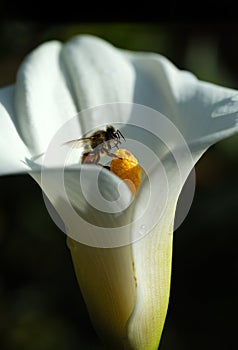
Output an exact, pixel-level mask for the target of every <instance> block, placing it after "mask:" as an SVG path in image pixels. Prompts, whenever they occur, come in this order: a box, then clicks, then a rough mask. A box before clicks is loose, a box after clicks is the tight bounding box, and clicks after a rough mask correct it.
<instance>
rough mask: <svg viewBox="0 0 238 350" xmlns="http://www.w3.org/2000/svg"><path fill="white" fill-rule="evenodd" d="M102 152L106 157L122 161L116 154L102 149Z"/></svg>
mask: <svg viewBox="0 0 238 350" xmlns="http://www.w3.org/2000/svg"><path fill="white" fill-rule="evenodd" d="M103 151H104V152H105V153H106V155H107V156H109V157H111V158H118V159H122V158H121V157H118V156H117V155H116V154H114V153H111V152H109V151H108V150H107V149H105V148H103Z"/></svg>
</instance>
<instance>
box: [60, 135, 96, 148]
mask: <svg viewBox="0 0 238 350" xmlns="http://www.w3.org/2000/svg"><path fill="white" fill-rule="evenodd" d="M89 142H90V137H83V138H81V139H77V140H71V141H68V142H65V143H64V144H63V145H66V146H69V147H73V148H81V147H83V146H85V145H87V144H89Z"/></svg>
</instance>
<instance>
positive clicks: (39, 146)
mask: <svg viewBox="0 0 238 350" xmlns="http://www.w3.org/2000/svg"><path fill="white" fill-rule="evenodd" d="M61 47H62V44H61V43H59V42H57V41H53V42H48V43H45V44H43V45H41V46H39V47H38V48H37V49H36V50H34V51H33V52H32V53H31V54H30V55H29V56H28V57H26V59H25V60H24V62H23V63H22V65H21V67H20V69H19V71H18V75H17V83H16V96H15V109H16V113H17V123H18V125H19V132H20V133H21V135H22V137H23V139H24V141H25V143H26V145H27V146H28V147H29V149H30V150H31V151H32V153H33V154H34V155H36V154H39V153H42V152H45V151H46V149H47V146H48V144H49V142H50V141H51V139H52V137H53V136H54V135H55V133H56V132H57V130H58V129H59V128H60V127H61V126H62V125H63V124H64V123H65V122H66V121H67V120H69V119H70V118H73V117H74V116H75V115H76V114H77V109H76V106H75V104H74V101H73V97H72V94H73V93H72V88H71V85H70V81H69V79H68V76H67V73H66V70H65V67H64V63H63V61H62V59H61Z"/></svg>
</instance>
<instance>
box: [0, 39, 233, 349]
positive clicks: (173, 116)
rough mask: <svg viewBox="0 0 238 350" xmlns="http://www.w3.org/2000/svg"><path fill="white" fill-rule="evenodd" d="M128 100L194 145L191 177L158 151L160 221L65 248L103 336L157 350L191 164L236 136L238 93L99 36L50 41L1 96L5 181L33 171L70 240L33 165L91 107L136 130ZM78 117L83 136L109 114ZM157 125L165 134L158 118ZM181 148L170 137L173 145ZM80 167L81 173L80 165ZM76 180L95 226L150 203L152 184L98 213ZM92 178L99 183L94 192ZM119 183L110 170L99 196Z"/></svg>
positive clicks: (72, 186) (73, 189)
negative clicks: (163, 180)
mask: <svg viewBox="0 0 238 350" xmlns="http://www.w3.org/2000/svg"><path fill="white" fill-rule="evenodd" d="M125 103H127V104H139V105H144V106H148V107H150V108H152V109H154V110H155V111H159V112H160V113H162V114H163V115H165V116H166V117H167V118H168V120H169V121H170V122H172V123H173V125H174V126H176V128H177V129H178V130H179V132H180V133H181V134H182V135H183V138H184V140H185V141H186V143H187V145H188V146H189V149H190V152H191V155H192V158H191V159H190V163H189V162H188V161H187V158H186V157H185V158H184V162H182V163H181V164H180V167H182V168H183V170H184V173H183V176H182V181H177V172H178V169H177V167H176V166H174V165H173V163H171V161H170V160H168V161H167V158H166V151H165V150H164V149H163V147H161V148H160V146H161V145H160V146H159V145H156V144H155V145H154V151H155V152H157V155H158V157H159V158H161V159H162V160H163V162H164V163H163V165H164V166H165V168H166V169H167V170H166V171H167V174H168V182H169V186H170V193H169V196H168V202H167V204H166V206H165V210H164V212H163V217H162V219H161V220H160V221H159V223H158V224H157V225H156V226H155V227H153V229H152V230H151V232H149V233H148V234H147V235H145V236H144V237H143V238H142V239H140V240H138V241H136V242H134V243H132V244H130V245H124V246H121V247H119V246H117V247H114V248H108V249H106V248H102V247H97V246H96V245H95V246H91V247H90V246H87V245H84V244H82V243H80V242H78V241H77V240H75V239H73V238H74V236H71V238H69V239H68V245H69V247H70V249H71V253H72V257H73V262H74V266H75V272H76V275H77V278H78V282H79V285H80V288H81V290H82V294H83V296H84V299H85V302H86V304H87V307H88V310H89V313H90V315H91V318H92V322H93V323H94V325H95V328H96V329H97V331H98V333H99V335H100V336H101V337H102V338H103V339H104V341H105V342H107V343H109V344H111V345H113V346H114V347H115V348H116V347H117V348H119V349H138V350H144V349H145V350H150V349H156V348H157V347H158V344H159V340H160V337H161V333H162V329H163V325H164V320H165V317H166V312H167V306H168V299H169V288H170V275H171V259H172V231H173V221H174V215H175V208H176V203H177V199H178V196H179V193H180V191H181V189H182V186H183V184H184V181H185V179H186V176H188V174H189V172H190V171H191V168H192V165H194V164H195V163H196V161H197V160H198V159H199V158H200V157H201V155H202V154H203V153H204V152H205V151H206V149H207V148H208V147H209V146H211V145H212V144H214V143H215V142H217V141H219V140H221V139H223V138H225V137H228V136H230V135H232V134H234V133H235V132H237V131H238V92H237V91H235V90H232V89H228V88H223V87H219V86H216V85H213V84H210V83H206V82H202V81H199V80H197V79H196V77H195V76H194V75H192V74H191V73H188V72H185V71H180V70H178V69H177V68H176V67H175V66H174V65H173V64H172V63H171V62H170V61H168V60H167V59H166V58H164V57H163V56H160V55H158V54H151V53H134V52H127V51H123V50H118V49H116V48H114V47H113V46H111V45H110V44H108V43H106V42H105V41H103V40H101V39H99V38H96V37H91V36H79V37H76V38H74V39H72V40H71V41H70V42H68V43H66V44H64V45H63V44H61V43H59V42H56V41H54V42H48V43H45V44H43V45H41V46H40V47H39V48H37V49H36V50H35V51H34V52H33V53H31V54H30V55H29V56H28V57H27V58H26V59H25V60H24V62H23V63H22V65H21V67H20V69H19V72H18V76H17V81H16V85H15V86H10V87H6V88H3V89H1V90H0V125H1V130H0V145H1V147H0V150H1V151H0V164H1V165H0V174H11V173H17V172H29V173H31V174H32V175H33V176H34V177H35V179H36V181H38V182H39V184H40V185H42V187H43V190H45V192H46V195H47V196H48V197H49V199H50V201H51V202H52V204H53V205H54V206H55V208H56V210H57V211H58V213H59V214H60V216H61V218H62V219H63V221H64V223H65V225H66V226H67V227H68V231H69V232H68V233H69V235H70V228H69V222H67V215H68V214H67V211H65V210H66V209H65V203H64V201H62V200H61V199H62V198H61V197H60V196H59V195H58V194H57V191H55V192H54V191H52V192H51V191H50V190H49V189H47V187H45V186H44V184H42V182H41V181H40V176H39V172H38V173H37V172H35V173H34V174H33V173H32V170H38V171H39V166H41V162H40V161H39V162H38V165H37V164H35V163H34V161H33V160H34V159H36V157H37V156H38V155H40V154H42V153H44V152H46V150H47V148H48V146H49V144H50V142H51V140H52V139H53V138H54V136H55V134H56V132H57V131H58V130H60V128H62V127H63V126H64V125H65V123H66V122H68V121H70V120H71V118H72V117H75V115H77V113H79V112H81V111H84V110H85V109H89V108H90V109H92V108H97V106H104V105H107V106H108V107H107V108H111V111H112V112H113V113H114V112H115V113H114V115H115V119H113V120H112V121H113V122H117V123H123V124H125V125H126V124H127V123H130V124H136V123H137V122H138V120H137V117H136V115H133V114H132V115H130V113H129V112H128V113H124V111H125V109H124V106H125ZM115 106H116V108H115ZM113 113H112V114H113ZM80 116H81V114H79V117H78V130H77V131H78V132H79V133H82V134H83V133H85V132H86V131H88V130H90V129H95V128H97V127H98V126H99V125H102V124H106V123H108V119H107V118H108V116H107V115H105V116H104V115H102V116H101V115H100V117H98V114H97V113H91V114H90V117H89V118H81V117H80ZM111 118H112V117H111ZM153 128H154V129H155V130H156V129H158V130H159V129H160V128H161V124H160V119H158V122H155V123H154V125H153ZM132 133H133V132H132ZM176 146H177V145H176V144H175V145H173V140H171V147H172V148H175V149H176ZM39 159H40V158H39ZM180 159H183V157H181V155H180ZM78 170H79V172H82V169H81V167H79V169H78ZM88 171H89V172H90V171H92V172H93V171H94V170H88ZM49 174H51V175H50V176H52V178H50V183H51V184H52V187H53V186H54V175H52V174H53V172H52V173H51V172H50V170H49ZM69 174H73V175H72V176H69V178H70V180H69V188H68V191H69V192H70V195H71V199H72V202H73V204H74V207H75V208H77V210H78V211H79V212H80V213H81V214H82V215H84V217H88V218H89V219H90V220H91V221H92V222H93V223H94V224H98V225H99V224H100V226H104V225H107V224H108V223H109V224H108V227H114V226H117V225H118V224H119V225H120V224H121V225H122V224H123V223H124V222H127V220H128V219H129V217H130V218H131V217H133V215H135V213H136V212H137V211H140V208H142V207H143V206H144V200H143V198H145V196H146V195H147V190H148V188H147V186H146V185H142V186H141V190H140V192H139V193H138V196H137V197H136V198H135V200H134V208H133V212H132V211H128V217H126V216H125V215H121V216H120V215H118V214H115V215H109V214H107V213H106V214H100V215H99V214H97V212H95V211H92V210H90V209H89V207H88V206H87V202H86V200H85V199H84V198H83V195H82V193H77V186H78V183H77V175H76V176H75V174H76V172H74V171H72V172H69ZM90 179H92V176H91V177H90V176H89V178H88V188H89V187H90V181H91V180H90ZM86 181H87V180H86ZM120 183H121V181H120V180H119V179H118V178H117V177H116V176H115V175H113V174H111V173H109V172H108V171H106V170H105V171H103V174H102V183H101V190H102V192H104V193H105V195H106V196H107V198H111V200H115V199H116V193H115V188H116V187H117V186H118V185H120ZM121 194H122V196H121V197H122V201H121V202H120V203H119V204H118V205H119V208H120V205H122V203H123V198H129V197H130V191H129V190H128V189H127V187H126V186H124V187H122V192H121ZM155 208H156V205H155ZM148 221H149V220H148ZM115 222H116V224H115ZM80 230H82V228H80V227H78V231H79V233H80ZM89 234H90V232H89Z"/></svg>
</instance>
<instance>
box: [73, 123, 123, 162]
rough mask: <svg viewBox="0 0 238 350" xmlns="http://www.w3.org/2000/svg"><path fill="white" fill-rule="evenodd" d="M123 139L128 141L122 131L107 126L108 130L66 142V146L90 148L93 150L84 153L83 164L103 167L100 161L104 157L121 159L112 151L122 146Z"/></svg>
mask: <svg viewBox="0 0 238 350" xmlns="http://www.w3.org/2000/svg"><path fill="white" fill-rule="evenodd" d="M121 138H122V139H123V140H124V141H126V140H125V138H124V136H123V135H122V133H121V132H120V130H118V129H117V130H116V129H115V128H114V126H112V125H107V126H106V130H97V131H94V132H93V133H92V134H91V135H89V136H88V137H82V138H80V139H77V140H72V141H69V142H66V145H72V146H73V147H75V148H80V147H82V146H89V147H90V148H91V149H90V150H87V151H84V152H83V154H82V157H81V161H82V163H84V164H96V165H101V164H99V161H100V157H101V156H103V155H107V156H109V157H111V158H119V159H120V157H118V156H117V155H115V154H114V153H112V152H111V150H112V148H115V147H116V148H117V149H118V144H121Z"/></svg>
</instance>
